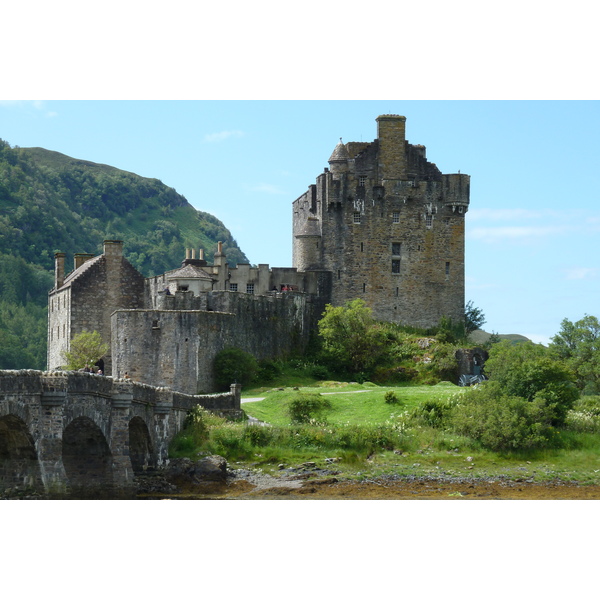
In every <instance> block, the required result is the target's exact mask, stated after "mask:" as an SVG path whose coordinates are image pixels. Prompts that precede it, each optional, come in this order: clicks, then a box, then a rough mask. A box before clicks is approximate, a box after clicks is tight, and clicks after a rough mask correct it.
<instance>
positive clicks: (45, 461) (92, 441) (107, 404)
mask: <svg viewBox="0 0 600 600" xmlns="http://www.w3.org/2000/svg"><path fill="white" fill-rule="evenodd" d="M240 391H241V388H240V386H239V385H237V384H234V385H232V386H231V390H230V392H228V393H225V394H212V395H203V396H192V395H186V394H181V393H178V392H174V391H172V390H170V389H168V388H156V387H152V386H149V385H145V384H140V383H134V382H131V381H128V380H123V379H112V378H111V377H103V376H99V375H94V374H90V373H78V372H72V371H68V372H63V371H50V372H42V371H0V491H3V490H6V489H8V488H11V489H14V488H21V489H23V488H35V489H38V490H41V491H46V492H51V493H52V492H55V493H64V492H67V491H69V490H74V489H80V488H86V489H87V488H90V487H92V488H93V487H96V486H98V487H103V488H105V489H117V488H124V489H127V488H128V487H129V486H131V484H132V481H133V477H134V475H137V474H141V473H143V472H145V471H146V470H148V469H149V468H150V469H151V468H154V467H157V466H161V465H163V464H165V461H167V460H168V447H169V443H170V442H171V440H172V439H173V437H174V436H175V435H176V434H177V433H178V432H179V431H180V430H181V429H182V427H183V422H184V419H185V416H186V414H187V413H188V411H189V410H190V409H191V408H192V407H193V406H195V405H200V406H203V407H204V408H206V409H209V410H215V411H220V412H223V413H233V414H235V413H237V412H239V410H240Z"/></svg>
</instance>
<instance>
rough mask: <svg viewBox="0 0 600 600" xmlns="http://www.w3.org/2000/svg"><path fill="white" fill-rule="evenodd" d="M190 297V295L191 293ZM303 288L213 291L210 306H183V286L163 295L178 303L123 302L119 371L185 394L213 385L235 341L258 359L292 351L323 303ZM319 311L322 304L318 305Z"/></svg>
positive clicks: (118, 322) (302, 343) (116, 347)
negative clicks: (219, 360)
mask: <svg viewBox="0 0 600 600" xmlns="http://www.w3.org/2000/svg"><path fill="white" fill-rule="evenodd" d="M189 300H190V301H191V302H193V298H190V299H189ZM311 300H312V299H311V298H310V297H309V296H307V295H306V294H300V293H295V292H288V293H283V294H272V295H267V296H252V295H249V294H241V293H235V292H225V291H214V292H210V293H208V294H207V302H208V306H209V307H210V309H209V310H184V309H181V308H180V307H179V305H178V302H180V301H181V302H187V300H186V297H185V296H182V297H181V298H180V299H179V294H175V295H174V296H173V297H164V298H163V301H164V302H165V304H167V305H168V304H171V305H173V307H174V309H173V310H119V311H116V312H115V313H114V314H113V317H112V318H113V321H112V328H113V332H115V333H114V334H113V347H112V355H113V361H114V372H115V375H116V376H119V377H120V376H123V375H124V374H125V373H126V372H127V373H128V374H129V376H130V377H131V378H132V379H133V380H135V381H140V382H141V381H143V382H146V383H149V384H151V385H154V386H161V387H168V388H171V389H173V390H175V391H180V392H184V393H188V394H190V393H191V394H196V393H207V392H211V391H213V390H214V389H215V383H214V376H213V361H214V358H215V356H216V354H217V353H218V352H220V351H221V350H223V349H225V348H228V347H237V348H241V349H242V350H244V351H246V352H249V353H250V354H252V355H253V356H254V357H255V358H257V359H258V360H260V359H271V358H276V357H282V356H288V355H290V354H292V353H294V352H297V351H302V350H303V349H304V348H305V347H306V345H307V344H308V341H309V338H310V334H311V330H312V329H313V328H314V326H315V319H318V318H319V316H320V312H319V311H320V308H321V305H320V304H319V303H314V302H312V301H311ZM321 312H322V311H321Z"/></svg>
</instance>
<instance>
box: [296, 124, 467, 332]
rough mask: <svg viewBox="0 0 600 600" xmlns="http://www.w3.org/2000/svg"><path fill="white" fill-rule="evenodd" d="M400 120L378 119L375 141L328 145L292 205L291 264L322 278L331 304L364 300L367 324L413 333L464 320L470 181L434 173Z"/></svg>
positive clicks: (456, 176) (464, 176)
mask: <svg viewBox="0 0 600 600" xmlns="http://www.w3.org/2000/svg"><path fill="white" fill-rule="evenodd" d="M405 123H406V118H405V117H402V116H399V115H382V116H379V117H378V118H377V125H378V132H377V139H376V140H374V141H373V142H371V143H366V142H365V143H363V142H348V143H345V144H344V143H342V141H341V140H340V143H339V144H338V145H337V146H336V147H335V149H334V151H333V154H332V155H331V157H330V158H329V168H328V169H325V171H324V172H323V173H322V174H321V175H319V176H318V177H317V180H316V184H314V185H311V186H310V187H309V189H308V191H307V192H306V193H305V194H303V195H302V196H300V198H298V199H297V200H296V201H295V202H294V203H293V266H294V267H295V268H296V269H297V270H298V271H303V272H317V273H318V272H328V273H329V274H330V278H331V289H330V302H331V303H332V304H333V305H336V306H338V305H341V304H344V303H345V302H346V301H348V300H353V299H354V298H363V299H364V300H365V302H366V303H367V305H368V306H370V307H371V309H372V310H373V316H374V317H375V318H376V319H379V320H384V321H392V322H397V323H404V324H408V325H413V326H418V327H430V326H433V325H436V324H437V323H438V322H439V320H440V318H441V317H442V316H447V317H450V318H452V319H453V320H460V319H462V318H463V314H464V305H465V297H464V242H465V228H464V227H465V226H464V216H465V213H466V212H467V209H468V206H469V185H470V177H469V175H463V174H460V173H458V174H450V175H442V173H441V172H440V171H439V169H438V168H437V167H436V166H435V164H433V163H430V162H428V161H427V159H426V157H425V147H424V146H420V145H412V144H409V143H408V142H407V140H406V135H405Z"/></svg>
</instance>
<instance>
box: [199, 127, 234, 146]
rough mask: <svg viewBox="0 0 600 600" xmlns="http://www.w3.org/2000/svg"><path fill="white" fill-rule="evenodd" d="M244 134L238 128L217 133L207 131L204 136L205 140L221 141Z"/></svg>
mask: <svg viewBox="0 0 600 600" xmlns="http://www.w3.org/2000/svg"><path fill="white" fill-rule="evenodd" d="M243 135H244V132H243V131H240V130H239V129H235V130H231V131H219V132H217V133H207V134H205V136H204V141H205V142H209V143H212V142H222V141H224V140H227V139H229V138H240V137H242V136H243Z"/></svg>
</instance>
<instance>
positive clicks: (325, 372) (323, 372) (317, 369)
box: [310, 365, 331, 381]
mask: <svg viewBox="0 0 600 600" xmlns="http://www.w3.org/2000/svg"><path fill="white" fill-rule="evenodd" d="M310 374H311V375H312V376H313V377H314V378H315V379H319V380H320V381H326V380H328V379H330V378H331V373H330V372H329V369H328V368H327V367H325V366H324V365H312V366H311V367H310Z"/></svg>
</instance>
